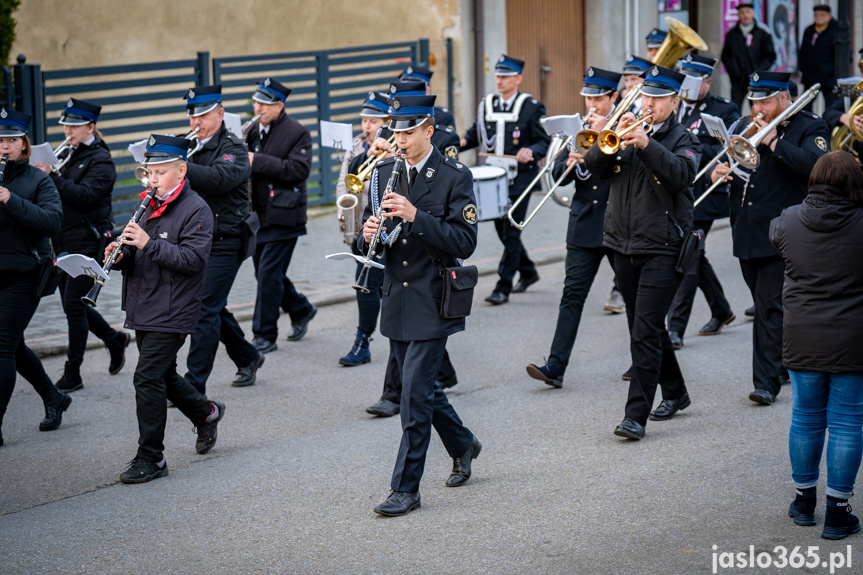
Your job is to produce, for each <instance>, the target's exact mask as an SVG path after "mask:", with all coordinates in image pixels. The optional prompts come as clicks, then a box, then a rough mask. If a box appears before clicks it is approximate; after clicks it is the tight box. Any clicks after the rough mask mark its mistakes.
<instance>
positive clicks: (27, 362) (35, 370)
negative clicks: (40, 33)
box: [0, 108, 72, 445]
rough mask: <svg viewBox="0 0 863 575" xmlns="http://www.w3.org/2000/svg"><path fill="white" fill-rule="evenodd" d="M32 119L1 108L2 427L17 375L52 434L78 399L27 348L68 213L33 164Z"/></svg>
mask: <svg viewBox="0 0 863 575" xmlns="http://www.w3.org/2000/svg"><path fill="white" fill-rule="evenodd" d="M30 120H31V118H30V116H28V115H27V114H22V113H20V112H15V111H14V110H7V109H6V108H0V172H2V175H0V427H2V423H3V416H4V415H5V414H6V407H7V406H8V405H9V399H10V398H11V397H12V391H13V390H14V389H15V378H16V371H17V372H18V373H20V374H21V375H22V376H23V377H24V378H25V379H27V380H28V381H29V382H30V383H31V384H32V385H33V387H34V388H35V389H36V391H37V392H38V393H39V395H40V396H41V397H42V401H44V402H45V419H44V420H43V421H42V423H40V424H39V429H40V430H41V431H51V430H54V429H57V428H58V427H60V422H61V419H62V417H63V412H64V411H65V410H66V408H68V407H69V403H71V401H72V399H71V398H70V397H69V396H68V395H66V394H65V393H63V392H62V391H58V390H57V389H56V388H55V387H54V385H53V384H52V383H51V379H50V378H49V377H48V374H47V373H45V369H44V368H43V367H42V362H41V361H40V360H39V358H38V357H37V356H36V354H35V353H33V350H31V349H30V348H29V347H27V345H26V344H25V343H24V330H25V329H26V328H27V325H28V324H29V323H30V319H31V318H32V317H33V314H34V313H35V312H36V307H37V306H38V305H39V297H38V296H37V294H36V284H37V282H38V279H39V270H40V269H41V267H42V265H41V262H43V261H44V260H45V258H49V257H50V247H49V238H50V237H51V236H52V235H53V234H55V233H57V231H58V230H59V229H60V222H61V221H62V217H63V213H62V211H61V208H60V196H59V195H58V194H57V188H56V187H55V186H54V183H53V182H52V181H51V178H49V177H48V176H46V175H44V174H42V173H41V172H40V171H39V170H37V169H36V168H34V167H32V166H31V165H30V162H29V160H28V158H29V157H30V140H28V139H27V135H26V131H27V130H28V128H29V126H30ZM0 445H3V434H2V430H0Z"/></svg>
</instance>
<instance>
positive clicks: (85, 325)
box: [60, 254, 118, 366]
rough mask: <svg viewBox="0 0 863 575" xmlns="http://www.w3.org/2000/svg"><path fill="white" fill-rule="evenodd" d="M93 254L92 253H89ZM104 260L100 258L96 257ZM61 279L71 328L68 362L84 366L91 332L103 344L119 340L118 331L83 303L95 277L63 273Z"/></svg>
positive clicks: (62, 300)
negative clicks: (72, 275) (82, 299)
mask: <svg viewBox="0 0 863 575" xmlns="http://www.w3.org/2000/svg"><path fill="white" fill-rule="evenodd" d="M86 255H90V254H86ZM97 259H100V260H101V257H100V258H97ZM62 276H63V277H62V278H60V301H61V302H62V303H63V311H64V312H65V313H66V324H67V325H68V327H69V347H68V349H67V351H66V361H67V362H68V363H70V364H72V365H78V366H80V365H81V364H82V363H84V352H85V351H86V349H87V337H88V336H89V333H90V332H93V335H95V336H96V337H98V338H99V339H101V340H102V341H104V342H106V343H107V342H109V341H111V340H113V339H115V338H116V337H117V335H118V334H117V331H116V330H115V329H114V328H112V327H111V326H110V325H108V322H107V321H105V318H103V317H102V316H101V314H99V312H98V311H96V309H95V308H92V307H90V306H88V305H85V304H84V302H82V301H81V297H83V296H85V295H87V292H89V291H90V290H91V289H92V288H93V278H90V277H87V276H78V277H76V278H73V277H70V276H69V275H67V274H62Z"/></svg>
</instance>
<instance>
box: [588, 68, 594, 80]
mask: <svg viewBox="0 0 863 575" xmlns="http://www.w3.org/2000/svg"><path fill="white" fill-rule="evenodd" d="M594 74H595V72H594V71H593V68H588V69H587V75H588V76H589V77H591V78H593V75H594Z"/></svg>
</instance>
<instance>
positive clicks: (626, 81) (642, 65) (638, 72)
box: [615, 56, 651, 116]
mask: <svg viewBox="0 0 863 575" xmlns="http://www.w3.org/2000/svg"><path fill="white" fill-rule="evenodd" d="M650 66H651V63H650V60H647V59H646V58H642V57H640V56H630V57H629V59H628V60H627V61H626V63H625V64H624V65H623V90H621V91H620V95H619V96H618V97H617V102H615V104H619V103H620V101H621V100H622V99H623V98H626V96H627V95H628V94H629V90H631V89H632V88H633V87H635V86H637V85H638V84H641V79H642V74H644V73H645V72H646V71H647V70H649V69H650ZM629 111H630V112H632V113H633V114H635V115H636V116H637V115H638V114H640V113H641V96H639V97H638V98H636V99H635V101H634V102H633V103H632V106H631V107H630V109H629Z"/></svg>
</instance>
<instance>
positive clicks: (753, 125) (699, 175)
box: [692, 112, 764, 184]
mask: <svg viewBox="0 0 863 575" xmlns="http://www.w3.org/2000/svg"><path fill="white" fill-rule="evenodd" d="M755 117H756V118H757V119H759V120H760V119H761V118H763V117H764V114H762V113H761V112H759V113H758V115H757V116H755ZM757 129H758V122H756V121H755V120H752V121H751V122H749V125H748V126H746V129H745V130H743V131H742V132H741V133H740V135H739V136H738V135H734V136H731V137H730V138H729V139H728V145H727V146H725V147H724V148H722V150H721V151H720V152H719V153H718V154H716V156H714V158H713V159H712V160H710V162H709V163H708V164H707V165H706V166H704V167H703V168H701V170H700V171H699V172H698V173H697V174H695V179H694V180H692V183H693V184H694V183H695V182H697V181H698V180H700V179H701V178H702V177H703V176H704V174H706V173H707V172H708V170H710V168H712V167H713V164H715V163H716V162H718V161H719V160H720V159H721V158H722V156H724V155H725V154H726V153H728V152H729V151H730V150H731V148H732V146H733V142H734V138H741V137H742V138H744V139H745V138H748V137H749V136H750V135H751V134H752V131H753V130H757ZM741 163H742V162H741ZM743 167H748V166H747V165H746V164H743Z"/></svg>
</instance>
